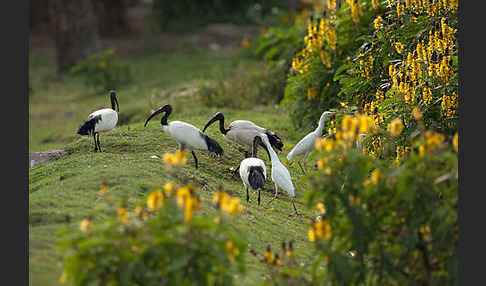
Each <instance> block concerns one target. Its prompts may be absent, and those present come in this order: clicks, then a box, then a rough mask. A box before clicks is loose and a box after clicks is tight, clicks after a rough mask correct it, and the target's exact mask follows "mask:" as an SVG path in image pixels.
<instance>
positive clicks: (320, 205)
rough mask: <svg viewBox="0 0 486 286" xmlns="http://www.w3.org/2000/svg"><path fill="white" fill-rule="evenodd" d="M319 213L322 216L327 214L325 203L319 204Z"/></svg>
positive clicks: (317, 207)
mask: <svg viewBox="0 0 486 286" xmlns="http://www.w3.org/2000/svg"><path fill="white" fill-rule="evenodd" d="M316 209H317V212H318V213H319V214H321V215H324V214H326V208H325V207H324V204H323V203H318V204H317V206H316Z"/></svg>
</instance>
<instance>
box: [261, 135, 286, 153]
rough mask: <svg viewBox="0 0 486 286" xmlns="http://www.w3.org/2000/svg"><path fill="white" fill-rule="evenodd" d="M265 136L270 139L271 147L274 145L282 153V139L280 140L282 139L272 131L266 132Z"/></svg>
mask: <svg viewBox="0 0 486 286" xmlns="http://www.w3.org/2000/svg"><path fill="white" fill-rule="evenodd" d="M265 134H266V135H267V137H268V141H269V142H270V145H272V147H273V148H275V149H278V150H279V151H282V147H283V143H282V139H280V137H279V136H278V135H277V134H276V133H275V132H273V131H271V130H266V131H265Z"/></svg>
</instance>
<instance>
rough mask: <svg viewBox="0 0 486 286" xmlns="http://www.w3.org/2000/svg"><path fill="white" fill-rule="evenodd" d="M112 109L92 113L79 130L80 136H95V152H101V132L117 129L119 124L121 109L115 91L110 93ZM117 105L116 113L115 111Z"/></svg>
mask: <svg viewBox="0 0 486 286" xmlns="http://www.w3.org/2000/svg"><path fill="white" fill-rule="evenodd" d="M110 100H111V109H110V108H103V109H100V110H97V111H95V112H93V113H91V114H90V115H89V116H88V118H87V119H86V120H85V121H84V122H83V123H82V124H81V126H80V127H79V128H78V131H77V134H79V135H93V140H94V144H95V148H94V152H96V151H98V150H99V151H100V152H101V145H100V132H108V131H110V130H112V129H113V128H115V126H116V123H117V122H118V112H119V111H120V107H119V105H118V99H117V98H116V93H115V91H114V90H112V91H110ZM115 104H116V111H115Z"/></svg>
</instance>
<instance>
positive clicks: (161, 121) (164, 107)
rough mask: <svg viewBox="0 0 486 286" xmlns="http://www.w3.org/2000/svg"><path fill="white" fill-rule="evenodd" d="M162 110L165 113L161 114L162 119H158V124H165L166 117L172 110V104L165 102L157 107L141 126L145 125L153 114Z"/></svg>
mask: <svg viewBox="0 0 486 286" xmlns="http://www.w3.org/2000/svg"><path fill="white" fill-rule="evenodd" d="M162 112H165V114H164V116H162V119H160V124H162V126H164V125H167V118H168V117H169V115H170V114H171V112H172V106H171V105H170V104H166V105H164V106H162V107H161V108H159V109H157V110H156V111H154V112H153V113H152V114H151V115H150V116H149V117H148V118H147V120H146V121H145V125H144V126H143V127H146V126H147V123H148V122H149V121H150V119H152V117H154V116H155V115H157V114H159V113H162Z"/></svg>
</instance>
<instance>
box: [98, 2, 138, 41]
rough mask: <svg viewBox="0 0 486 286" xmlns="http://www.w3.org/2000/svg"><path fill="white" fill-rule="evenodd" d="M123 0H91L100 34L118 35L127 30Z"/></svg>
mask: <svg viewBox="0 0 486 286" xmlns="http://www.w3.org/2000/svg"><path fill="white" fill-rule="evenodd" d="M123 2H124V1H123V0H93V4H94V7H95V12H96V15H97V16H98V21H99V32H100V35H101V36H119V35H122V34H126V33H128V32H129V27H128V23H127V18H126V8H125V5H124V4H123Z"/></svg>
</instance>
